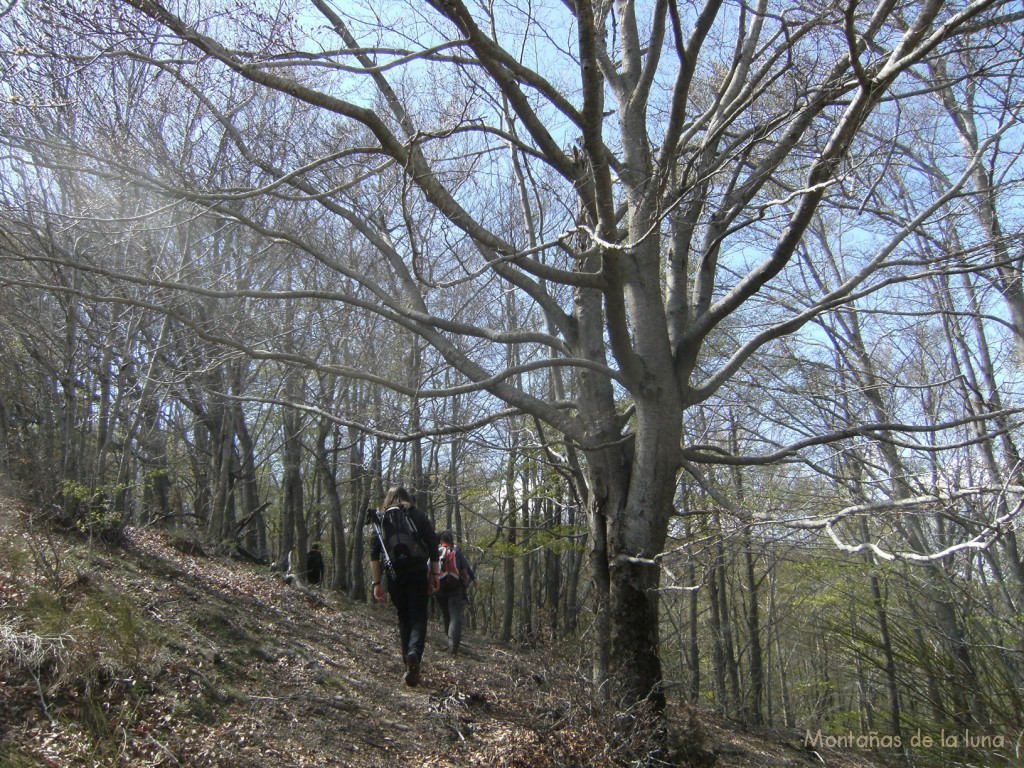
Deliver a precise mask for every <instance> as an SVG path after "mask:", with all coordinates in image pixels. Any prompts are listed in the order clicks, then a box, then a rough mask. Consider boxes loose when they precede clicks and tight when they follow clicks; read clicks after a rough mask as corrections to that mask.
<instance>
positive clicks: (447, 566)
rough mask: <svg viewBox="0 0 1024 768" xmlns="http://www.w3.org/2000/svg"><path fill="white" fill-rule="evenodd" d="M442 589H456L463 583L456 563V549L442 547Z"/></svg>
mask: <svg viewBox="0 0 1024 768" xmlns="http://www.w3.org/2000/svg"><path fill="white" fill-rule="evenodd" d="M440 562H441V589H446V590H447V589H455V588H456V587H458V586H459V585H460V584H461V583H462V578H461V577H460V576H459V566H458V565H457V564H456V562H455V547H454V546H451V547H447V546H444V545H442V546H441V558H440Z"/></svg>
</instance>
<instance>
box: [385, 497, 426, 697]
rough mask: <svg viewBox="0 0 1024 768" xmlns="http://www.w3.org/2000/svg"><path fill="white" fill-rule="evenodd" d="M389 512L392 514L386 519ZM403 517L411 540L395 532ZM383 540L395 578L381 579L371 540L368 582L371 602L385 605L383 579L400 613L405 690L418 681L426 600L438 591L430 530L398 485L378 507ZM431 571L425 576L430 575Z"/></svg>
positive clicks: (390, 576)
mask: <svg viewBox="0 0 1024 768" xmlns="http://www.w3.org/2000/svg"><path fill="white" fill-rule="evenodd" d="M389 510H391V512H390V513H389ZM402 515H405V516H407V519H408V520H409V521H410V522H411V523H412V525H413V526H414V529H415V537H414V538H415V539H418V541H415V542H412V541H411V540H409V538H410V537H409V536H408V535H407V534H405V533H404V532H402V531H400V530H398V528H396V525H399V526H400V525H401V524H402V523H404V520H402V519H401V516H402ZM380 518H381V521H382V527H383V530H384V540H385V542H387V543H388V556H389V557H390V558H391V561H392V565H393V567H394V571H395V573H394V576H393V577H392V575H391V574H384V572H383V568H382V566H381V550H382V546H381V542H380V541H379V540H378V539H377V538H376V537H374V539H373V541H372V543H371V545H370V580H371V581H372V582H373V596H374V597H375V598H376V599H377V600H379V601H381V602H384V594H385V593H384V586H385V585H384V584H383V583H382V582H383V579H382V577H383V576H385V575H386V576H387V594H388V595H389V596H390V597H391V602H392V603H393V604H394V606H395V608H396V609H397V611H398V634H399V639H400V640H401V643H402V660H403V661H404V662H405V682H406V685H416V684H417V683H419V681H420V664H421V662H422V660H423V648H424V645H425V644H426V639H427V609H428V606H429V601H430V595H431V594H432V593H434V592H436V591H437V580H438V568H439V566H438V556H439V554H438V545H437V534H436V533H435V532H434V526H433V524H432V523H431V522H430V518H428V517H427V516H426V515H425V514H423V512H421V511H420V510H419V509H418V508H417V507H416V505H415V504H413V501H412V497H411V496H410V495H409V492H408V491H407V490H406V489H405V488H404V487H403V486H401V485H396V486H393V487H392V488H391V489H389V490H388V492H387V494H386V495H385V496H384V502H383V504H381V507H380ZM428 568H429V571H428Z"/></svg>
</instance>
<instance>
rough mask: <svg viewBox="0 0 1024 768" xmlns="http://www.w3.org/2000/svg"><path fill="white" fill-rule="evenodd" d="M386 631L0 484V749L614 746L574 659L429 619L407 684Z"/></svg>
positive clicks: (488, 760) (450, 759)
mask: <svg viewBox="0 0 1024 768" xmlns="http://www.w3.org/2000/svg"><path fill="white" fill-rule="evenodd" d="M395 631H396V630H395V622H394V617H393V611H392V609H391V608H390V606H368V605H365V604H361V603H354V602H352V601H349V600H347V599H346V598H343V597H339V596H337V595H334V594H332V593H330V592H316V593H314V592H309V591H308V590H305V589H303V588H300V587H297V586H295V585H294V584H289V583H287V582H286V581H284V580H282V579H281V578H280V577H279V576H277V575H275V574H274V573H272V572H271V571H270V570H269V569H265V568H261V567H259V566H255V565H252V564H249V563H242V562H237V561H234V560H231V559H228V558H225V557H216V556H211V555H208V554H205V553H204V552H203V551H202V549H201V547H199V546H197V545H195V544H193V543H190V542H189V541H187V540H185V539H182V538H180V537H174V536H172V535H169V534H167V533H165V532H161V531H157V530H155V529H148V530H138V529H137V530H132V531H130V532H129V537H128V542H127V544H126V545H125V546H118V547H109V546H104V545H100V544H95V543H94V544H92V545H90V544H89V542H87V541H86V540H85V539H84V538H83V537H81V536H80V535H78V534H77V533H69V532H64V533H58V532H55V531H54V530H53V528H52V527H51V526H49V525H48V524H46V523H44V522H42V521H41V516H40V515H39V514H38V512H34V511H32V510H30V509H28V508H26V507H24V506H22V505H19V504H16V503H13V502H11V501H9V500H0V664H2V665H0V686H2V691H3V694H2V698H0V766H4V767H5V768H6V767H7V766H11V767H12V768H15V767H17V766H62V767H63V766H158V765H159V766H225V767H228V766H230V767H231V768H246V767H248V766H252V767H254V768H255V767H256V766H274V768H286V767H288V766H348V767H350V768H370V767H376V766H380V767H382V768H383V767H385V766H420V765H423V766H426V765H430V766H435V767H446V766H450V767H452V768H456V767H459V768H461V767H465V766H511V767H517V766H522V767H523V768H527V767H528V768H544V767H545V766H616V765H622V764H624V762H623V761H624V758H623V756H622V755H619V754H617V752H616V750H615V748H613V746H612V740H611V739H610V735H611V734H613V733H614V732H615V730H616V728H619V727H621V724H620V723H617V722H616V721H603V720H602V719H601V718H600V717H597V716H595V715H593V714H592V713H591V712H590V710H589V708H588V707H587V705H586V693H585V691H586V687H585V685H584V675H583V674H582V670H581V669H579V668H578V665H579V660H578V659H575V658H574V659H567V658H563V657H560V656H559V655H557V654H555V653H552V652H543V653H542V652H536V651H525V650H512V649H509V648H506V647H501V646H498V645H495V644H492V643H489V642H488V641H486V640H485V639H483V638H481V637H477V636H474V635H472V634H470V635H469V636H468V638H467V639H466V641H465V646H466V653H465V654H461V655H459V656H457V657H451V656H448V655H447V654H445V653H444V652H443V650H442V649H443V644H442V642H441V641H440V637H439V635H440V631H439V628H438V625H437V624H436V623H433V624H432V625H431V632H432V633H433V634H432V637H431V638H430V639H429V640H428V650H427V655H426V658H425V660H424V662H425V663H424V670H423V672H424V674H423V682H422V683H421V684H420V686H419V687H417V688H414V689H413V688H407V687H405V686H404V685H403V684H402V683H401V672H402V666H401V663H400V659H399V655H398V652H397V650H396V640H395ZM673 717H674V726H675V730H676V731H677V732H684V731H687V730H689V731H690V732H693V731H699V732H701V733H706V734H708V738H707V742H706V747H707V751H708V753H709V754H712V755H717V756H718V765H720V766H727V767H728V766H733V767H736V768H738V767H739V766H748V765H749V766H753V765H758V766H794V767H796V766H804V765H821V764H822V761H821V758H820V757H818V756H817V755H815V754H814V753H813V752H811V751H809V750H806V749H804V748H803V746H802V743H801V739H800V738H799V737H798V736H797V735H796V734H791V735H789V737H788V738H785V739H782V738H765V737H755V736H752V735H750V734H746V735H740V734H737V733H734V732H732V731H731V730H730V729H729V728H728V727H727V726H726V725H724V724H721V723H715V722H714V720H713V719H712V718H710V717H709V716H708V715H706V714H701V715H700V717H699V718H695V716H694V713H692V712H682V711H680V712H674V713H673ZM697 719H699V720H700V721H701V722H700V724H698V723H697ZM862 757H863V756H860V755H850V754H842V755H830V756H828V758H827V759H828V763H827V764H828V765H830V766H851V767H852V766H855V765H859V766H867V765H869V763H867V762H866V761H864V762H861V761H860V760H859V759H860V758H862Z"/></svg>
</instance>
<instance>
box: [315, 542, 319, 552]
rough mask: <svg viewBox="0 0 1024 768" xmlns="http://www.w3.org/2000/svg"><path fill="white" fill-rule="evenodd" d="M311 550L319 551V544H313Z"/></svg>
mask: <svg viewBox="0 0 1024 768" xmlns="http://www.w3.org/2000/svg"><path fill="white" fill-rule="evenodd" d="M313 551H314V552H319V551H320V545H319V544H314V545H313Z"/></svg>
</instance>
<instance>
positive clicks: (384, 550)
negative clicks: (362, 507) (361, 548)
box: [366, 508, 395, 582]
mask: <svg viewBox="0 0 1024 768" xmlns="http://www.w3.org/2000/svg"><path fill="white" fill-rule="evenodd" d="M366 519H367V521H368V522H369V523H370V524H371V525H372V526H373V532H374V533H375V534H377V541H379V542H380V556H381V562H382V563H383V564H384V570H385V571H387V574H388V578H389V579H390V580H391V581H392V582H394V580H395V564H394V563H392V562H391V555H389V554H388V547H387V545H386V544H385V543H384V529H383V528H382V526H381V521H380V513H379V512H378V511H377V510H376V509H373V508H370V509H368V510H366Z"/></svg>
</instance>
